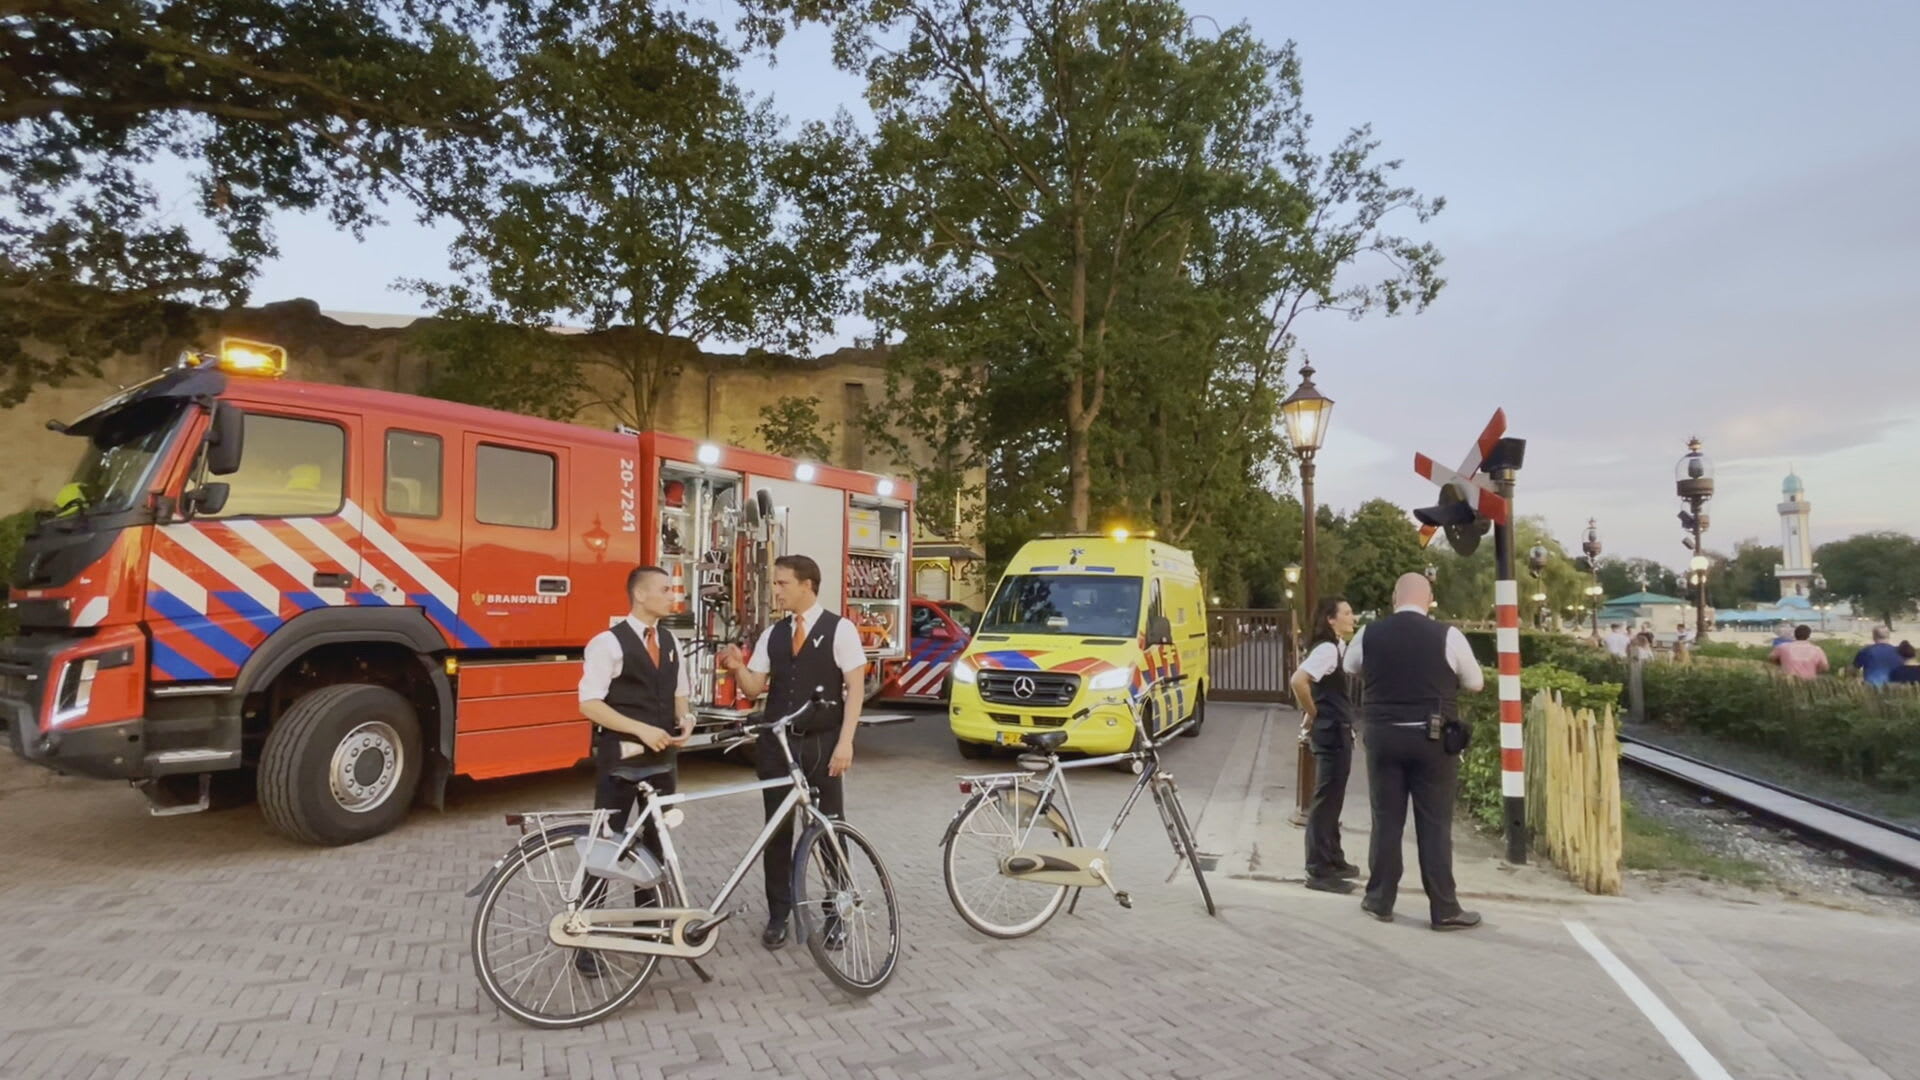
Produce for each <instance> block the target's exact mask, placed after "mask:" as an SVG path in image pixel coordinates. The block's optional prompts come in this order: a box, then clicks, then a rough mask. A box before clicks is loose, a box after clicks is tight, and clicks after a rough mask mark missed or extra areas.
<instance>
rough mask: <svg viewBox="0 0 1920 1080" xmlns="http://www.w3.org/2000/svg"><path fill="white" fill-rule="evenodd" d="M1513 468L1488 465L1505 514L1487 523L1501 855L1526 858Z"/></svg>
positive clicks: (1514, 860)
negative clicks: (1496, 688)
mask: <svg viewBox="0 0 1920 1080" xmlns="http://www.w3.org/2000/svg"><path fill="white" fill-rule="evenodd" d="M1513 473H1514V470H1513V469H1511V468H1502V469H1496V470H1493V479H1494V482H1495V483H1496V484H1497V485H1499V488H1500V495H1501V497H1502V498H1504V499H1505V500H1506V503H1507V505H1506V515H1505V517H1504V518H1503V519H1501V520H1498V521H1496V522H1495V523H1494V526H1493V561H1494V567H1495V569H1494V576H1495V580H1494V583H1493V605H1494V619H1495V623H1494V625H1495V627H1496V629H1495V630H1494V639H1495V644H1496V645H1497V646H1498V651H1499V672H1500V675H1499V680H1498V681H1499V683H1500V794H1501V796H1502V798H1501V803H1502V804H1503V805H1502V808H1503V809H1504V810H1505V814H1504V817H1505V818H1506V834H1507V861H1508V862H1509V863H1513V864H1514V865H1516V866H1517V865H1519V864H1521V863H1524V862H1526V861H1527V770H1526V766H1527V758H1526V741H1525V739H1524V737H1523V735H1522V729H1521V724H1522V723H1523V722H1524V721H1525V713H1523V712H1522V711H1521V708H1520V583H1519V582H1517V581H1515V580H1514V577H1513V522H1514V512H1513Z"/></svg>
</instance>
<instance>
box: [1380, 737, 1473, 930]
mask: <svg viewBox="0 0 1920 1080" xmlns="http://www.w3.org/2000/svg"><path fill="white" fill-rule="evenodd" d="M1366 736H1367V783H1368V785H1369V786H1370V788H1371V791H1370V793H1369V794H1370V795H1371V797H1372V802H1373V843H1372V844H1371V846H1370V849H1369V851H1368V853H1367V869H1368V877H1367V901H1368V905H1369V906H1370V907H1373V908H1374V909H1376V910H1379V911H1392V910H1393V902H1394V898H1395V897H1396V896H1397V895H1398V894H1399V891H1400V871H1401V859H1400V838H1401V836H1402V834H1404V833H1405V831H1406V826H1407V802H1408V800H1409V799H1411V800H1412V802H1413V835H1414V840H1415V842H1416V843H1417V844H1418V845H1419V849H1420V881H1421V884H1422V885H1424V886H1425V887H1426V890H1427V910H1428V913H1429V915H1430V916H1431V917H1432V918H1434V919H1445V918H1450V917H1452V916H1454V915H1458V914H1459V913H1460V901H1459V899H1458V898H1457V897H1456V896H1455V895H1454V891H1453V801H1454V793H1455V790H1456V788H1457V787H1458V785H1459V778H1460V759H1459V758H1458V757H1457V756H1455V755H1452V754H1449V753H1447V752H1446V751H1444V750H1442V749H1440V741H1439V740H1437V739H1429V738H1427V727H1426V724H1424V723H1421V724H1418V725H1416V726H1413V727H1402V726H1396V725H1393V724H1382V723H1369V724H1368V725H1367V727H1366Z"/></svg>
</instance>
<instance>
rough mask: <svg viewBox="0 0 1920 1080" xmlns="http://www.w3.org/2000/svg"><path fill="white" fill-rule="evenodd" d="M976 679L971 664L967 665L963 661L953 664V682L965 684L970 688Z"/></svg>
mask: <svg viewBox="0 0 1920 1080" xmlns="http://www.w3.org/2000/svg"><path fill="white" fill-rule="evenodd" d="M978 678H979V675H978V674H976V673H975V672H974V670H973V665H972V664H969V663H967V662H966V661H965V660H955V661H954V662H953V681H954V682H957V683H966V684H967V685H968V686H972V685H973V683H974V680H976V679H978Z"/></svg>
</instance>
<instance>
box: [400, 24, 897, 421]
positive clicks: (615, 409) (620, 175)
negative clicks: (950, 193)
mask: <svg viewBox="0 0 1920 1080" xmlns="http://www.w3.org/2000/svg"><path fill="white" fill-rule="evenodd" d="M501 10H502V20H501V27H500V32H499V33H498V35H497V37H496V39H495V40H494V42H493V50H494V51H493V55H492V59H493V63H494V64H495V65H496V67H498V68H499V70H500V71H501V73H502V82H503V85H504V87H505V90H504V106H505V109H506V113H507V115H508V116H509V117H510V118H511V119H512V121H513V126H512V132H511V135H510V137H509V138H508V140H507V143H506V146H505V148H504V152H503V153H502V154H501V156H500V158H499V160H498V161H497V162H496V163H494V167H493V168H492V169H491V170H490V171H489V177H490V182H489V183H486V184H484V185H479V186H477V187H476V188H475V189H474V190H473V191H472V192H471V193H470V196H469V197H468V198H467V199H465V200H464V201H462V202H461V203H460V204H458V205H457V206H456V207H455V210H456V213H457V215H458V219H459V221H460V231H459V235H458V237H457V239H456V240H455V242H454V246H453V258H454V269H455V272H456V274H457V275H458V277H459V281H458V282H457V283H455V284H452V285H446V284H436V283H432V282H415V283H413V284H414V287H415V288H416V289H417V290H418V291H419V292H420V293H422V294H423V295H424V296H426V297H427V298H428V299H429V300H430V301H432V302H434V303H436V304H437V305H439V306H440V307H441V309H442V310H443V312H445V313H448V314H453V315H466V316H471V315H475V314H479V315H484V316H488V317H492V318H495V319H498V320H500V321H505V322H512V323H517V324H521V325H526V326H535V327H542V326H546V325H549V324H550V323H551V322H552V321H554V320H556V319H567V320H574V321H578V322H581V323H584V324H586V326H587V327H588V328H590V329H592V330H595V331H605V330H608V329H609V328H615V327H619V328H622V331H621V332H618V333H613V334H607V335H603V336H601V337H599V338H598V339H596V341H595V342H594V343H593V345H592V347H589V348H584V349H582V350H581V352H580V354H579V362H580V364H581V365H582V370H580V371H579V372H577V373H576V374H577V377H576V385H577V386H578V387H580V388H581V390H582V392H583V393H585V394H587V395H588V396H589V397H590V399H591V400H592V402H593V403H597V404H599V405H602V406H604V407H606V408H607V409H608V410H610V411H611V412H612V413H613V414H614V415H615V416H616V417H617V418H619V419H620V420H621V421H622V422H623V423H627V424H631V425H633V426H635V427H639V428H647V427H650V426H652V424H653V421H654V416H655V413H656V410H657V409H658V408H659V405H660V402H661V399H662V396H663V394H664V393H665V391H666V388H667V387H668V385H669V384H670V381H671V379H672V378H673V376H674V375H675V373H676V371H677V363H676V358H677V356H678V355H680V353H679V352H678V351H677V349H676V346H675V345H674V343H673V342H672V340H671V339H673V338H683V339H686V340H688V341H691V342H693V343H694V344H695V345H696V346H697V345H699V344H701V343H703V342H708V341H712V340H715V339H723V340H730V341H750V342H754V343H756V344H759V345H768V346H774V347H779V348H784V349H801V348H804V347H806V345H807V344H808V343H809V342H810V341H811V340H812V339H813V338H814V337H815V336H817V335H819V334H821V333H823V332H825V331H827V330H828V329H830V328H831V326H832V325H833V320H834V317H835V316H836V315H838V314H841V313H843V312H845V311H847V310H849V309H850V307H851V294H850V292H849V286H848V278H847V274H846V270H847V267H848V265H849V262H850V260H851V258H852V248H853V243H854V235H855V229H856V219H855V218H854V216H853V213H852V211H853V202H852V199H853V195H852V191H853V190H854V189H855V188H856V187H857V185H854V184H850V183H848V182H847V177H848V176H849V174H852V173H854V172H855V171H856V170H857V169H858V167H859V160H860V159H859V153H858V148H857V142H858V140H857V137H856V135H855V133H854V132H853V130H852V127H851V121H849V120H848V119H847V118H846V117H844V116H843V117H841V118H840V119H839V121H837V122H836V123H835V124H813V125H808V126H806V127H805V128H803V129H802V130H801V131H800V132H799V133H798V134H797V136H796V137H794V138H791V139H789V138H787V137H785V135H784V134H783V124H782V121H781V120H780V118H779V117H777V116H776V115H775V114H774V113H773V111H772V108H771V106H770V104H769V103H767V102H765V101H758V100H755V99H753V98H752V97H750V96H749V95H747V94H745V93H744V92H742V91H741V90H740V88H739V86H738V85H737V83H736V82H735V81H734V71H735V69H736V68H737V67H738V62H739V61H738V57H737V55H736V54H735V53H734V52H733V51H732V50H731V49H730V48H729V47H728V45H727V44H726V42H725V41H724V39H723V37H722V35H721V32H720V30H719V28H718V27H717V26H715V25H714V24H713V23H712V22H711V21H709V20H706V19H701V18H696V17H694V16H692V15H689V14H685V13H681V12H677V11H673V10H669V9H667V8H665V7H662V6H658V5H655V4H653V3H651V2H647V0H613V2H607V3H601V2H597V0H596V2H589V0H510V2H507V3H505V4H504V5H503V6H502V9H501Z"/></svg>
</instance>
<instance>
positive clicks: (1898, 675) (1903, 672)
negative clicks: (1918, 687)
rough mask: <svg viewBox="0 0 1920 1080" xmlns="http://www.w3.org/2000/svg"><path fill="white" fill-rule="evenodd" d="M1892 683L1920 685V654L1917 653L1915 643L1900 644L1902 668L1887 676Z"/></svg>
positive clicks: (1905, 642) (1904, 642) (1895, 669)
mask: <svg viewBox="0 0 1920 1080" xmlns="http://www.w3.org/2000/svg"><path fill="white" fill-rule="evenodd" d="M1887 681H1888V682H1890V683H1907V684H1920V652H1916V651H1915V649H1914V647H1913V642H1911V641H1903V642H1901V643H1900V666H1899V667H1897V668H1894V669H1893V673H1892V674H1890V675H1888V676H1887Z"/></svg>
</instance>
